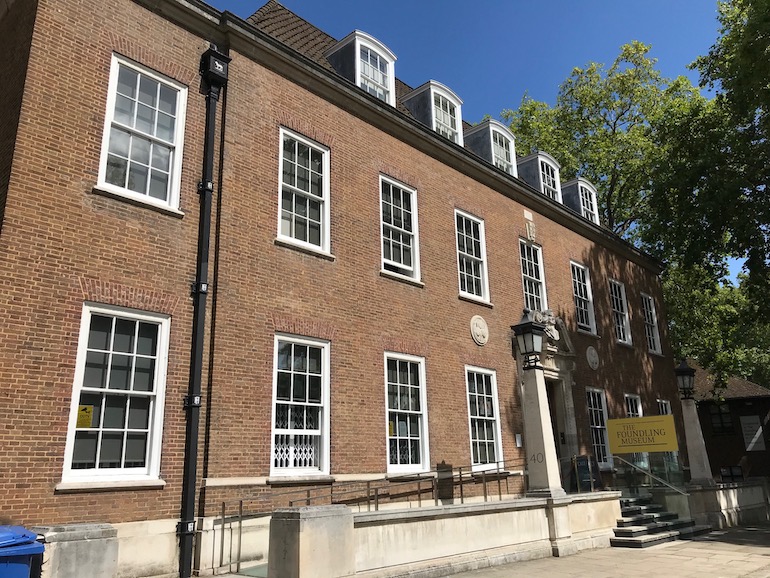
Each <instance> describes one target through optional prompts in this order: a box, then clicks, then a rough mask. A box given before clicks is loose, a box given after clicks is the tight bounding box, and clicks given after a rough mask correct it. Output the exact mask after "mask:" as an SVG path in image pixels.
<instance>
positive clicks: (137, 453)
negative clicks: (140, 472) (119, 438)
mask: <svg viewBox="0 0 770 578" xmlns="http://www.w3.org/2000/svg"><path fill="white" fill-rule="evenodd" d="M146 456H147V434H146V433H130V434H128V439H126V463H125V464H124V465H125V467H127V468H143V467H145V465H146V463H147V457H146Z"/></svg>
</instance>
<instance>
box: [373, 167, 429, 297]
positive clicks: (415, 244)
mask: <svg viewBox="0 0 770 578" xmlns="http://www.w3.org/2000/svg"><path fill="white" fill-rule="evenodd" d="M383 182H386V183H388V184H389V185H391V186H394V187H397V188H399V189H402V190H403V191H405V192H407V193H409V195H410V196H411V204H412V275H405V274H403V273H398V272H396V271H389V270H387V269H385V264H386V263H385V254H384V247H383V243H384V238H383V237H384V235H383V227H384V225H385V223H384V221H383V214H382V184H383ZM378 183H379V199H380V267H381V272H383V273H384V274H387V275H393V276H396V277H399V278H404V279H406V280H409V281H413V282H417V283H421V282H422V272H421V271H420V225H419V215H418V209H417V190H416V189H413V188H412V187H410V186H408V185H405V184H404V183H402V182H400V181H397V180H396V179H394V178H391V177H388V176H385V175H382V174H381V175H380V178H379V181H378ZM393 266H398V265H397V264H396V263H393Z"/></svg>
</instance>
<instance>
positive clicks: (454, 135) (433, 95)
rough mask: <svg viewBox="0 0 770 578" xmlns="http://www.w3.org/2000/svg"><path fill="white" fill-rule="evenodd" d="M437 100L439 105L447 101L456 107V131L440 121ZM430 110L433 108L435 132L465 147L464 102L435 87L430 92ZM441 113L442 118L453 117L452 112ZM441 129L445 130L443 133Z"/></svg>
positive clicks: (442, 111) (432, 120) (432, 119)
mask: <svg viewBox="0 0 770 578" xmlns="http://www.w3.org/2000/svg"><path fill="white" fill-rule="evenodd" d="M436 99H438V100H439V103H442V102H443V101H446V102H447V103H448V104H449V105H451V106H452V107H454V112H455V114H454V121H455V127H454V129H453V128H452V127H451V126H449V125H447V124H446V123H445V122H443V120H439V114H438V110H437V108H436ZM430 108H431V123H432V126H433V130H434V131H436V132H437V133H438V134H440V135H441V136H443V137H444V138H446V139H448V140H450V141H452V142H454V143H457V144H458V145H460V146H463V115H462V101H460V100H458V99H457V98H455V97H454V96H452V95H451V94H450V93H449V92H447V91H445V90H441V89H438V88H436V87H435V86H434V87H433V88H432V90H431V92H430ZM441 113H442V116H443V115H449V116H450V117H451V112H447V111H444V110H443V109H441ZM439 125H440V126H439ZM440 129H443V131H444V132H442V130H440Z"/></svg>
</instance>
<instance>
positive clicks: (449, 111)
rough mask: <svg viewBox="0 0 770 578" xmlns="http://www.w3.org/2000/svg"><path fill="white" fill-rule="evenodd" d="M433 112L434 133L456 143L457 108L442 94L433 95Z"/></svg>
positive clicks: (457, 133)
mask: <svg viewBox="0 0 770 578" xmlns="http://www.w3.org/2000/svg"><path fill="white" fill-rule="evenodd" d="M433 112H434V121H435V123H436V126H435V130H436V132H437V133H439V134H440V135H441V136H445V137H446V138H448V139H449V140H451V141H452V142H457V137H458V135H459V134H460V133H459V132H458V131H457V124H458V123H457V107H456V106H455V105H454V104H452V103H451V102H450V101H449V99H448V98H447V97H445V96H444V95H443V94H438V93H436V94H434V95H433Z"/></svg>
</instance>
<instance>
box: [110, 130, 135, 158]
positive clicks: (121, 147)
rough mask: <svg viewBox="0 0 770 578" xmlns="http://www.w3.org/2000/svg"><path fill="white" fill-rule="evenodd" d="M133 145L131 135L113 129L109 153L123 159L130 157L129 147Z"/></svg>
mask: <svg viewBox="0 0 770 578" xmlns="http://www.w3.org/2000/svg"><path fill="white" fill-rule="evenodd" d="M130 143H131V135H129V134H128V133H127V132H126V131H124V130H118V129H116V128H113V129H112V130H111V131H110V148H109V151H110V152H111V153H114V154H116V155H120V156H122V157H128V145H129V144H130Z"/></svg>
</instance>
